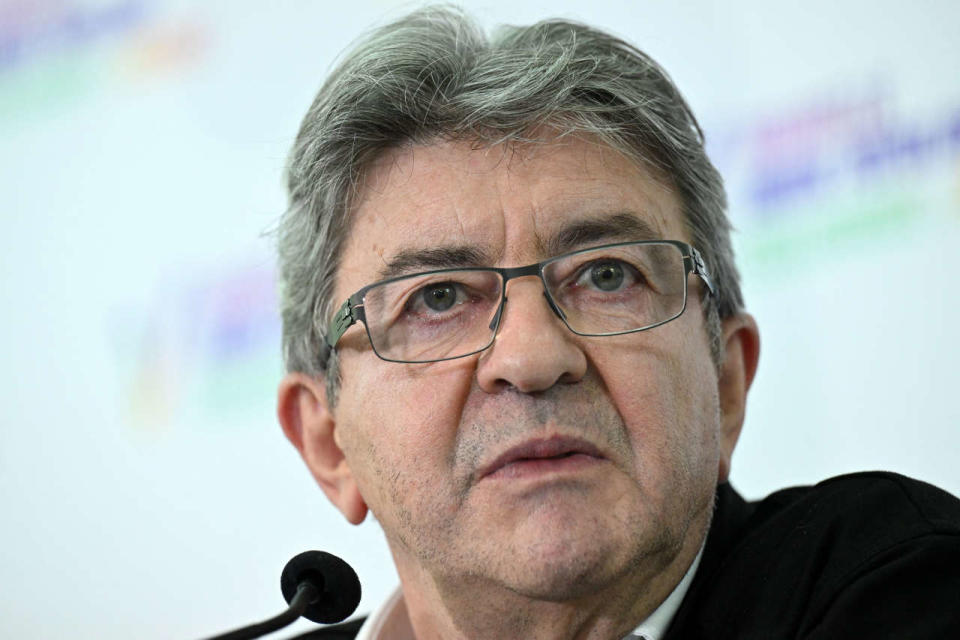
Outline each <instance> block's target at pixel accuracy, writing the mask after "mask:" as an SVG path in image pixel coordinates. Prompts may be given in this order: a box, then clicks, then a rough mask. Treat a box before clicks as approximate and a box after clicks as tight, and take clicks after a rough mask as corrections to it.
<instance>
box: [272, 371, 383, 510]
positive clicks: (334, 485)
mask: <svg viewBox="0 0 960 640" xmlns="http://www.w3.org/2000/svg"><path fill="white" fill-rule="evenodd" d="M277 418H278V419H279V421H280V426H281V427H282V428H283V433H284V435H286V436H287V439H288V440H289V441H290V443H291V444H292V445H293V446H294V447H295V448H296V449H297V451H299V452H300V456H301V457H302V458H303V461H304V462H305V463H306V465H307V468H308V469H309V470H310V473H311V474H312V475H313V477H314V479H315V480H316V481H317V484H319V485H320V488H321V489H323V492H324V493H325V494H326V495H327V498H329V500H330V502H332V503H333V504H334V506H336V507H337V508H338V509H339V510H340V512H341V513H343V515H344V517H346V519H347V520H348V521H349V522H351V523H353V524H360V523H361V522H363V520H364V518H366V516H367V504H366V502H365V501H364V499H363V496H361V495H360V490H359V488H358V487H357V483H356V481H355V479H354V477H353V472H352V471H351V470H350V465H349V464H348V463H347V459H346V456H345V455H344V453H343V450H342V449H341V448H340V446H339V444H338V442H337V439H336V421H335V420H334V416H333V413H332V412H331V411H330V407H329V406H328V404H327V396H326V390H325V388H324V381H323V380H322V379H319V378H312V377H310V376H308V375H306V374H303V373H290V374H287V375H286V376H285V377H284V378H283V380H282V381H281V382H280V387H279V389H278V390H277Z"/></svg>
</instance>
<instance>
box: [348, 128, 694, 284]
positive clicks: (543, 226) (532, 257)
mask: <svg viewBox="0 0 960 640" xmlns="http://www.w3.org/2000/svg"><path fill="white" fill-rule="evenodd" d="M667 182H668V181H667V180H664V179H662V178H661V179H658V178H656V177H654V175H653V174H652V172H650V171H648V170H646V169H644V168H643V167H641V166H639V165H638V164H637V163H636V162H634V161H632V160H630V159H628V158H627V157H625V156H624V155H623V154H621V153H619V152H618V151H615V150H613V149H611V148H610V147H608V146H606V145H604V144H602V143H598V142H594V141H592V140H589V139H584V138H577V137H572V136H571V137H567V138H564V139H562V140H557V141H553V142H548V143H510V144H500V145H494V146H484V147H478V146H477V145H473V144H470V143H467V142H438V143H437V144H431V145H419V146H408V147H404V148H402V149H395V150H391V151H388V152H385V153H384V154H383V155H381V156H380V157H379V158H378V159H377V160H376V161H375V162H374V163H373V164H372V165H371V166H370V167H369V168H368V170H367V172H366V174H365V177H364V181H363V184H362V186H361V188H360V190H359V192H358V197H357V198H356V200H355V202H354V206H353V210H352V212H351V215H352V220H351V228H350V233H349V237H348V238H347V241H346V244H345V247H344V251H343V254H342V257H341V263H340V270H339V273H338V279H337V291H338V297H340V296H346V295H349V294H350V293H352V292H353V291H355V290H357V289H359V288H360V287H362V286H364V285H366V284H369V283H371V282H374V281H376V280H379V279H382V278H384V277H389V276H391V275H396V273H395V272H396V271H397V270H398V269H403V270H406V271H416V270H424V269H429V268H431V267H439V266H491V265H496V266H517V265H520V264H529V263H531V262H537V261H539V260H543V259H545V258H548V257H552V256H554V255H557V254H558V253H563V252H565V251H572V250H575V249H578V248H583V247H585V246H589V245H591V244H593V245H597V244H603V243H604V242H619V241H627V240H652V239H671V240H685V241H687V240H688V233H687V231H686V228H685V225H684V223H683V219H682V214H681V207H680V203H679V200H678V199H677V197H676V195H675V194H674V192H673V190H672V189H671V187H670V186H669V185H668V184H667ZM431 252H432V253H434V254H435V255H437V256H444V257H443V258H442V259H443V260H447V261H450V260H453V261H459V262H461V263H462V264H443V265H439V264H438V265H430V264H426V263H425V264H423V265H418V264H416V261H417V260H420V261H421V262H422V261H424V260H426V262H427V263H429V262H430V259H429V258H426V259H425V258H424V256H429V255H430V254H431ZM405 256H406V257H411V256H417V258H415V259H414V258H410V260H413V263H411V264H405V261H406V262H409V261H410V260H407V258H405ZM438 259H439V258H438ZM419 266H422V267H423V268H419V269H418V267H419Z"/></svg>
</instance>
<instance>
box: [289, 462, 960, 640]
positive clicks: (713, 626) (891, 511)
mask: <svg viewBox="0 0 960 640" xmlns="http://www.w3.org/2000/svg"><path fill="white" fill-rule="evenodd" d="M362 622H363V620H362V619H359V620H354V621H351V622H348V623H344V624H341V625H334V626H333V627H326V628H324V629H319V630H317V631H313V632H310V633H308V634H305V635H302V636H298V638H316V639H319V638H327V639H329V640H341V639H346V638H354V637H356V634H357V632H358V631H359V628H360V625H361V623H362ZM801 638H802V639H804V640H832V639H834V638H836V639H850V640H861V639H863V640H882V639H890V640H893V639H896V640H907V639H909V640H933V639H937V640H940V639H950V640H953V639H960V500H957V498H955V497H954V496H952V495H950V494H948V493H946V492H944V491H941V490H940V489H937V488H936V487H933V486H931V485H929V484H926V483H923V482H919V481H917V480H911V479H910V478H906V477H904V476H901V475H897V474H894V473H884V472H869V473H856V474H851V475H846V476H840V477H837V478H832V479H830V480H826V481H824V482H821V483H820V484H818V485H816V486H813V487H795V488H792V489H784V490H783V491H778V492H776V493H774V494H772V495H770V496H769V497H767V498H765V499H764V500H761V501H758V502H751V503H748V502H745V501H744V500H743V498H741V497H740V495H739V494H737V492H736V491H734V490H733V488H732V487H730V486H729V485H721V486H719V487H718V488H717V509H716V512H715V514H714V518H713V523H712V524H711V526H710V533H709V535H708V536H707V544H706V548H705V549H704V554H703V558H702V560H701V562H700V567H699V568H698V570H697V574H696V576H694V579H693V582H692V583H691V585H690V590H689V591H688V592H687V594H686V597H684V600H683V603H682V604H681V605H680V608H679V610H678V611H677V614H676V616H675V617H674V619H673V622H672V623H671V625H670V628H669V629H668V630H667V633H666V636H665V637H664V640H701V639H702V640H707V639H710V640H732V639H736V640H781V639H783V640H786V639H791V640H792V639H801Z"/></svg>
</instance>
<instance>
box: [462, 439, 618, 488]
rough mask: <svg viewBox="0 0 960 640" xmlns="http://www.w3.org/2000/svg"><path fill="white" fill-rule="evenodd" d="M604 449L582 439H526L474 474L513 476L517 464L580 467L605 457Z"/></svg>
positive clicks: (534, 468)
mask: <svg viewBox="0 0 960 640" xmlns="http://www.w3.org/2000/svg"><path fill="white" fill-rule="evenodd" d="M605 459H606V456H605V455H603V452H601V451H600V449H599V448H598V447H597V446H596V445H594V444H593V443H591V442H588V441H586V440H583V439H582V438H573V437H568V436H553V437H550V438H538V439H534V440H528V441H526V442H523V443H521V444H519V445H517V446H515V447H511V448H509V449H507V450H506V451H504V452H503V453H501V454H500V455H499V456H497V457H496V458H494V459H493V461H492V462H490V463H489V464H487V465H484V466H483V467H482V468H481V469H480V472H479V473H478V474H477V477H478V478H479V479H481V480H482V479H484V478H488V477H490V476H513V475H520V474H518V473H517V471H518V469H517V468H518V467H522V468H523V471H527V472H530V471H532V472H537V471H542V472H546V471H556V470H558V469H559V468H579V467H581V466H583V465H584V463H592V462H597V461H600V460H605Z"/></svg>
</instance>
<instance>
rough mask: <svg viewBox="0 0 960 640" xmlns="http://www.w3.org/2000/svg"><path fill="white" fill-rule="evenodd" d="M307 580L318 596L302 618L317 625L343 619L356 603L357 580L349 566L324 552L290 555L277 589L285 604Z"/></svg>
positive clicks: (357, 593)
mask: <svg viewBox="0 0 960 640" xmlns="http://www.w3.org/2000/svg"><path fill="white" fill-rule="evenodd" d="M304 581H307V582H310V583H312V584H313V586H314V587H315V588H316V590H317V593H319V594H320V595H319V596H318V597H317V598H316V599H315V600H314V601H313V602H311V603H310V604H309V605H307V608H306V610H304V612H303V617H304V618H307V619H308V620H313V621H314V622H319V623H321V624H333V623H334V622H340V621H341V620H343V619H345V618H346V617H347V616H349V615H350V614H351V613H353V612H354V610H355V609H356V608H357V605H358V604H360V579H359V578H357V574H356V572H355V571H354V570H353V568H352V567H351V566H350V565H349V564H347V563H346V562H344V561H343V560H341V559H340V558H338V557H337V556H335V555H332V554H329V553H326V552H324V551H304V552H303V553H301V554H298V555H296V556H294V557H293V558H291V560H290V562H288V563H287V566H285V567H284V568H283V573H282V574H281V575H280V590H281V591H283V597H284V598H285V599H286V601H287V604H289V603H290V601H291V600H293V597H294V596H295V595H297V587H298V586H299V584H300V583H301V582H304Z"/></svg>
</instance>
